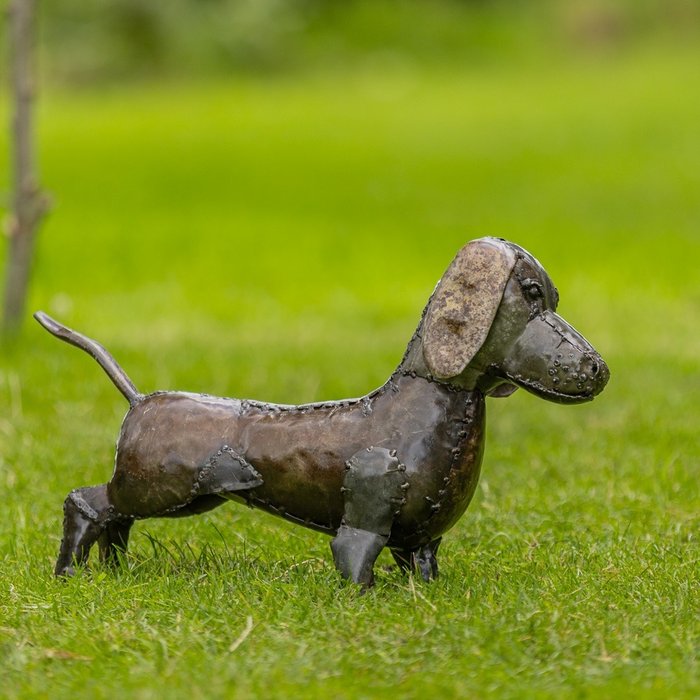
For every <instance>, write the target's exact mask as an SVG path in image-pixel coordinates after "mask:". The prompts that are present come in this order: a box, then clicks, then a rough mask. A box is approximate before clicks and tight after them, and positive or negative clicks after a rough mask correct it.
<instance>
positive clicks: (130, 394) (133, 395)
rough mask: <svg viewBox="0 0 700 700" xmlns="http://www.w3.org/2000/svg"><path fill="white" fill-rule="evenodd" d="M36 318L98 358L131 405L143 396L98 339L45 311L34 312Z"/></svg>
mask: <svg viewBox="0 0 700 700" xmlns="http://www.w3.org/2000/svg"><path fill="white" fill-rule="evenodd" d="M34 318H35V319H36V320H37V321H38V322H39V323H40V324H41V325H42V326H43V327H44V328H46V330H47V331H48V332H49V333H51V334H52V335H55V336H56V337H57V338H59V339H60V340H63V341H65V342H66V343H70V345H75V347H76V348H80V349H81V350H84V351H85V352H86V353H87V354H88V355H90V356H91V357H92V358H93V359H94V360H96V361H97V364H98V365H99V366H100V367H102V369H103V370H104V371H105V372H106V374H107V376H108V377H109V378H110V379H111V380H112V383H113V384H114V386H116V387H117V389H119V391H120V392H121V393H122V394H123V395H124V397H125V398H126V400H127V401H128V402H129V404H130V405H132V406H133V405H134V404H135V403H137V402H138V401H139V400H140V399H142V398H143V394H141V393H140V392H139V390H138V389H137V388H136V387H135V386H134V383H133V382H132V381H131V379H129V377H127V376H126V372H124V370H123V369H122V368H121V367H120V366H119V365H118V364H117V361H116V360H115V359H114V358H113V357H112V355H111V354H110V353H109V351H108V350H106V349H105V348H104V347H103V346H102V345H100V344H99V343H98V342H97V341H95V340H92V339H91V338H88V337H87V336H84V335H82V334H81V333H78V332H77V331H74V330H71V329H70V328H66V326H63V325H61V324H60V323H59V322H58V321H56V320H54V319H53V318H51V316H48V315H47V314H45V313H44V312H43V311H37V312H36V313H35V314H34Z"/></svg>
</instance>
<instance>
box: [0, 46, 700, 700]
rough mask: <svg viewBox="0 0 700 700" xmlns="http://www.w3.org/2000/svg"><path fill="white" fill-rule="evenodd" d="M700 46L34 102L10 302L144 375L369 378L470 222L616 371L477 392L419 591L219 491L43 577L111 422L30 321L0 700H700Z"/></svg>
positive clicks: (1, 559) (192, 382)
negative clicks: (34, 147) (344, 567)
mask: <svg viewBox="0 0 700 700" xmlns="http://www.w3.org/2000/svg"><path fill="white" fill-rule="evenodd" d="M699 58H700V54H697V53H695V54H684V53H680V52H678V53H676V54H667V55H662V54H654V53H649V54H639V55H635V56H630V57H628V58H626V59H625V60H620V61H612V60H607V61H600V62H589V63H583V62H582V63H578V64H567V65H561V66H557V67H552V68H549V69H543V68H542V67H539V68H538V69H537V70H535V68H532V67H522V68H516V67H512V66H511V67H501V68H498V69H495V68H494V69H491V70H486V69H481V70H479V71H476V70H473V71H472V70H463V71H458V70H457V69H452V70H444V71H440V70H438V69H437V68H431V69H424V70H421V69H418V68H416V67H410V66H407V65H394V66H392V67H391V68H385V69H383V70H382V71H380V72H377V71H376V70H371V71H370V70H369V69H368V70H367V71H366V72H365V71H363V70H360V69H357V70H353V71H352V72H349V73H346V74H337V73H334V74H329V75H326V76H316V77H306V78H303V79H299V80H295V81H293V80H291V79H290V80H279V81H268V82H255V81H240V82H234V83H222V82H216V83H211V84H199V85H196V86H195V85H187V86H183V85H161V86H149V87H141V88H137V87H132V88H121V89H113V90H111V91H102V92H95V91H90V92H84V93H79V94H56V95H51V96H49V97H47V98H45V99H44V101H43V103H42V106H41V120H40V137H41V149H40V153H41V159H42V175H43V177H42V179H43V181H44V182H45V184H46V186H47V187H48V188H49V189H50V190H51V191H52V193H53V196H54V200H55V210H54V213H53V214H52V215H51V217H50V218H49V219H48V221H47V222H46V225H45V227H44V231H43V234H42V237H41V240H40V245H39V251H38V257H37V265H36V269H35V278H34V285H33V291H32V299H31V304H30V308H31V309H34V308H44V309H45V310H46V311H49V312H51V313H53V314H55V315H57V316H58V317H59V318H61V319H62V320H64V321H65V322H66V323H68V324H69V325H72V326H74V327H76V328H78V329H80V330H82V331H84V332H86V333H88V334H89V335H91V336H93V337H96V338H99V339H100V340H101V341H102V342H103V343H104V344H105V345H106V346H107V347H108V348H110V350H112V352H113V353H114V354H115V355H116V356H117V358H118V359H119V360H120V362H121V363H122V364H123V365H124V367H125V368H126V370H127V371H128V373H129V374H130V376H131V377H132V378H133V379H134V381H135V383H136V384H137V386H138V387H139V388H140V389H141V390H143V391H151V390H155V389H158V388H179V389H187V390H195V391H196V390H201V391H207V392H210V393H214V394H222V395H229V396H247V397H254V398H259V399H269V400H278V401H292V402H301V401H311V400H315V399H324V398H340V397H342V396H354V395H358V394H360V393H364V392H366V391H368V390H369V389H371V388H373V387H374V386H376V385H378V384H380V383H381V382H382V381H383V380H384V379H385V378H386V377H387V376H388V375H389V373H390V372H391V370H392V369H393V367H394V366H395V364H396V363H397V362H398V360H399V359H400V356H401V354H402V352H403V349H404V346H405V342H406V341H407V340H408V338H409V336H410V334H411V332H412V330H413V328H414V326H415V324H416V323H417V320H418V316H419V313H420V311H421V308H422V305H423V304H424V302H425V300H426V299H427V297H428V295H429V293H430V291H431V289H432V286H433V285H434V283H435V281H436V280H437V279H438V277H439V276H440V275H441V274H442V272H443V270H444V268H445V267H446V265H447V263H448V262H449V260H450V259H451V257H452V256H453V254H454V253H455V251H456V250H457V248H458V247H459V246H460V245H462V244H463V243H464V242H465V241H467V240H469V239H471V238H474V237H478V236H481V235H489V234H493V235H502V236H505V237H507V238H509V239H512V240H514V241H517V242H518V243H520V244H521V245H523V246H525V247H526V248H528V249H529V250H531V251H532V252H533V253H534V254H535V255H537V256H538V258H539V259H540V260H541V261H542V262H543V263H544V265H545V267H546V268H547V269H548V271H549V272H550V273H551V275H552V277H553V278H554V280H555V282H556V283H557V285H558V287H559V290H560V293H561V298H562V302H561V305H560V311H561V313H562V315H563V316H565V317H566V318H567V319H569V320H570V321H572V322H573V323H574V325H576V326H577V327H579V328H580V330H581V331H582V332H583V333H584V334H585V335H586V336H587V337H588V338H589V339H590V340H591V341H592V342H593V343H594V345H596V347H597V348H598V349H599V350H600V352H601V353H602V355H603V356H604V357H605V358H606V360H607V361H608V363H609V365H610V368H611V372H612V379H611V382H610V384H609V386H608V388H607V389H606V391H605V392H604V394H602V395H601V396H600V397H599V398H598V399H597V400H596V401H595V402H594V403H592V404H590V405H585V406H580V407H562V406H557V405H553V404H548V403H545V402H543V401H540V400H537V399H535V398H534V397H531V396H528V395H526V394H525V393H524V392H522V391H521V392H518V393H517V394H516V395H515V396H513V397H512V398H510V399H509V400H507V401H500V402H499V401H497V400H492V401H491V402H490V405H489V413H490V415H489V420H488V426H489V440H488V444H487V451H486V457H485V462H484V468H483V476H482V480H481V483H480V486H479V489H478V491H477V495H476V497H475V499H474V502H473V503H472V505H471V506H470V508H469V510H468V511H467V514H466V515H465V516H464V517H463V519H462V520H461V522H460V523H459V524H458V525H457V526H456V527H455V528H454V529H453V530H452V531H451V532H450V533H449V534H448V535H447V537H446V538H445V541H444V544H443V549H442V550H441V569H442V576H441V578H440V579H439V580H438V581H437V582H435V583H433V584H430V585H426V584H423V583H422V582H420V581H416V580H414V579H407V578H403V577H401V576H399V575H398V574H397V573H396V572H383V571H381V572H379V575H378V585H377V586H376V588H375V589H373V590H372V591H371V592H369V593H368V594H366V595H360V594H359V593H358V591H357V590H355V589H354V588H353V587H351V586H344V585H342V584H341V583H340V582H339V579H338V577H337V575H336V574H335V572H334V570H333V567H332V562H331V557H330V551H329V548H328V540H327V539H326V538H325V537H323V536H321V535H318V534H315V533H312V532H309V531H305V530H302V529H299V528H294V527H292V526H290V525H287V524H286V523H284V522H282V521H278V520H276V519H273V518H271V517H269V516H267V515H265V514H262V513H259V512H256V511H250V510H247V509H244V508H241V507H239V506H236V505H234V504H231V505H228V506H225V507H223V508H221V509H219V510H217V511H214V512H213V513H210V514H207V515H204V516H201V517H199V518H196V519H190V520H181V521H156V520H153V521H146V522H143V523H140V524H138V525H137V526H136V528H135V533H134V536H133V540H132V541H133V545H132V548H131V551H130V554H129V556H128V558H127V560H126V562H125V566H124V568H123V569H122V570H120V571H118V572H117V573H112V572H108V571H105V570H102V569H101V568H100V567H99V566H95V567H93V571H92V573H91V575H83V576H79V577H78V578H76V579H74V580H72V581H69V582H67V583H65V584H61V583H57V582H55V581H54V580H53V579H52V576H51V569H52V566H53V560H54V557H55V554H56V551H57V548H58V543H59V539H60V521H61V503H62V501H63V498H64V496H65V494H66V493H67V492H68V491H69V490H70V489H72V488H74V487H76V486H80V485H85V484H91V483H98V482H103V481H105V480H106V479H107V478H108V476H109V474H110V470H111V466H110V465H111V461H112V458H113V454H112V445H113V442H114V439H115V437H116V434H117V431H118V428H119V421H120V418H121V416H122V415H123V413H124V411H125V405H124V402H123V400H122V398H121V397H120V396H119V395H118V394H117V392H116V391H115V390H114V388H113V387H112V386H111V385H110V384H109V382H108V381H107V380H106V378H105V377H104V376H103V374H102V373H101V372H100V370H99V369H98V368H97V367H96V365H94V363H93V362H91V361H90V360H89V359H88V358H87V357H85V356H84V355H83V354H81V353H79V352H78V351H76V350H73V349H71V348H68V347H67V346H65V345H62V344H59V343H58V342H57V341H55V340H54V339H52V338H51V337H50V336H48V335H47V334H46V333H44V332H43V331H42V330H41V329H39V328H38V327H35V324H30V323H27V326H26V329H25V330H26V332H25V335H24V338H23V339H22V340H21V342H20V343H18V344H17V345H15V346H14V347H8V348H5V349H4V350H3V354H2V355H0V361H1V363H2V364H0V493H1V494H2V500H3V511H2V518H1V520H0V673H1V677H2V687H1V689H0V696H3V697H8V698H26V697H52V698H53V697H88V696H89V697H97V698H99V697H105V698H112V697H116V696H122V697H139V698H155V697H163V696H167V697H173V698H181V697H182V698H200V697H202V698H203V697H241V698H246V697H308V698H358V697H377V696H384V695H386V694H387V693H388V692H392V693H394V695H395V696H397V697H432V696H444V697H498V698H509V697H512V698H522V697H535V698H550V697H551V698H562V697H596V698H600V697H602V698H619V697H635V698H661V697H674V698H682V697H687V698H692V697H698V695H700V680H699V679H700V666H699V664H698V647H699V645H700V605H699V604H698V594H699V593H700V591H699V590H698V568H699V565H698V561H699V557H698V554H699V552H698V535H699V532H698V477H699V469H698V463H699V460H700V445H699V443H698V424H699V423H700V420H699V419H700V412H699V411H698V395H699V390H700V362H699V360H698V358H699V357H700V333H699V332H698V327H699V325H700V276H699V275H698V271H697V261H698V259H700V197H698V192H699V191H700V167H699V166H700V131H699V130H698V124H699V123H700V83H699V82H698V81H697V68H696V66H697V62H698V59H699ZM2 109H3V110H4V111H5V112H6V106H4V107H3V108H2ZM3 138H5V137H4V136H3ZM6 145H7V144H6V141H2V142H0V146H1V147H3V148H5V147H6ZM388 563H389V558H388V556H386V555H382V558H381V564H388Z"/></svg>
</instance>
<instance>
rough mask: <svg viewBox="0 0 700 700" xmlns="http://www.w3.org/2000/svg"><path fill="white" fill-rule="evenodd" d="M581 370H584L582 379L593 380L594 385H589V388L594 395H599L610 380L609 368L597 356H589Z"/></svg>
mask: <svg viewBox="0 0 700 700" xmlns="http://www.w3.org/2000/svg"><path fill="white" fill-rule="evenodd" d="M581 369H582V370H583V374H582V375H581V378H582V379H583V378H586V379H589V380H591V381H592V385H589V388H590V389H591V390H592V393H593V394H599V393H600V392H601V391H602V390H603V387H604V386H605V385H606V384H607V383H608V379H609V378H610V370H609V369H608V366H607V365H606V364H605V362H603V360H602V359H601V357H600V356H598V355H595V356H593V357H591V356H590V355H588V356H587V357H586V358H585V360H584V361H583V362H582V364H581Z"/></svg>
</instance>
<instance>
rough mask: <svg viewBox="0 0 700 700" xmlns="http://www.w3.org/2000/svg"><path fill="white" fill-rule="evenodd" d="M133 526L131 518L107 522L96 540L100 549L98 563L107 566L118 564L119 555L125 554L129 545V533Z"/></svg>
mask: <svg viewBox="0 0 700 700" xmlns="http://www.w3.org/2000/svg"><path fill="white" fill-rule="evenodd" d="M133 524H134V520H133V518H125V519H123V520H117V521H114V522H108V523H107V524H106V525H105V526H104V529H103V530H102V532H101V533H100V535H99V537H98V539H97V543H98V545H99V547H100V561H102V562H103V563H105V564H109V565H115V564H117V563H118V561H119V554H125V553H126V548H127V546H128V544H129V532H130V531H131V526H132V525H133Z"/></svg>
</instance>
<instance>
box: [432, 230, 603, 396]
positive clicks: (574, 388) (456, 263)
mask: <svg viewBox="0 0 700 700" xmlns="http://www.w3.org/2000/svg"><path fill="white" fill-rule="evenodd" d="M558 301H559V295H558V293H557V290H556V287H555V286H554V284H553V283H552V281H551V280H550V278H549V275H547V273H546V272H545V271H544V269H543V268H542V266H541V265H540V263H539V262H537V260H536V259H535V258H534V257H533V256H532V255H530V254H529V253H528V252H527V251H525V250H523V249H522V248H520V247H519V246H517V245H515V244H513V243H508V242H507V241H503V240H501V239H498V238H481V239H478V240H475V241H471V242H470V243H468V244H467V245H466V246H464V248H462V249H461V250H460V251H459V253H458V254H457V256H456V257H455V259H454V260H453V261H452V264H451V265H450V267H449V268H448V269H447V272H445V274H444V275H443V277H442V279H441V280H440V282H439V283H438V286H437V287H436V289H435V292H434V294H433V296H432V297H431V300H430V302H429V304H428V307H427V309H426V313H425V316H424V318H423V323H422V327H421V330H420V336H421V340H422V343H421V346H422V355H423V357H422V360H423V362H424V364H425V368H426V370H427V372H428V374H429V375H430V376H431V377H432V378H433V379H436V380H438V381H442V382H445V383H449V384H453V385H455V386H460V387H464V388H469V389H471V388H478V389H480V390H482V391H483V392H484V393H486V394H488V395H490V396H508V395H509V394H511V393H512V392H513V391H515V390H516V388H517V387H519V386H520V387H522V388H523V389H526V390H527V391H529V392H531V393H533V394H536V395H537V396H540V397H542V398H544V399H548V400H550V401H556V402H559V403H580V402H583V401H590V400H591V399H592V398H593V397H594V396H596V395H597V394H599V393H600V392H601V391H602V390H603V387H604V386H605V384H606V383H607V381H608V378H609V376H610V373H609V371H608V368H607V366H606V364H605V362H603V360H602V358H601V357H600V355H598V353H597V352H596V351H595V350H594V349H593V347H592V346H591V345H590V343H588V341H587V340H586V339H585V338H584V337H583V336H581V335H580V334H579V333H578V332H577V331H576V330H575V329H574V328H573V327H572V326H571V325H569V324H568V323H567V322H566V321H564V320H563V319H562V318H561V317H560V316H558V315H557V314H556V313H555V310H556V307H557V303H558Z"/></svg>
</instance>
